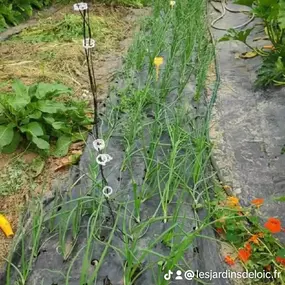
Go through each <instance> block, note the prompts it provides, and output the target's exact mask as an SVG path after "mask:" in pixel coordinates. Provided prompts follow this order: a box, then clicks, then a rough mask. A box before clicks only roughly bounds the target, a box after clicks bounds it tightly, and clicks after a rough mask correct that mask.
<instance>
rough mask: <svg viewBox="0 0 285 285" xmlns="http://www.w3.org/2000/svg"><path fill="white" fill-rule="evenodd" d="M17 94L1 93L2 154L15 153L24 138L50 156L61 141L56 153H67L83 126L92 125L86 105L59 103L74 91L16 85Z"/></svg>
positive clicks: (60, 86)
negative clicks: (54, 141)
mask: <svg viewBox="0 0 285 285" xmlns="http://www.w3.org/2000/svg"><path fill="white" fill-rule="evenodd" d="M12 88H13V93H2V94H0V108H1V109H0V112H1V113H0V115H1V122H0V147H1V152H4V153H11V152H13V151H15V150H16V149H17V147H18V145H19V143H20V142H21V141H22V140H23V139H24V140H27V141H29V142H30V143H31V144H32V145H33V146H34V147H36V149H37V150H39V151H41V152H42V153H45V154H49V153H50V142H52V140H55V139H57V142H56V147H55V150H54V151H53V154H54V155H56V156H64V155H66V154H67V152H68V149H69V146H70V144H71V143H72V141H74V140H78V132H79V130H80V127H81V128H83V130H84V127H86V126H87V125H90V123H91V121H90V119H89V118H88V117H87V116H86V114H85V107H86V104H85V103H84V102H76V101H74V100H70V101H68V102H66V103H64V102H59V100H56V99H58V97H59V95H61V94H70V93H71V89H70V88H67V87H66V86H64V85H61V84H47V83H37V84H33V85H31V86H26V85H24V84H23V83H22V82H20V81H15V82H14V83H13V84H12Z"/></svg>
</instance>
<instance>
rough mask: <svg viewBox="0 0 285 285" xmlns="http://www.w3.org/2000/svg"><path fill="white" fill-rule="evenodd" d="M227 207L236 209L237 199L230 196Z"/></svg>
mask: <svg viewBox="0 0 285 285" xmlns="http://www.w3.org/2000/svg"><path fill="white" fill-rule="evenodd" d="M227 205H228V206H229V207H236V206H239V199H238V198H237V197H233V196H230V197H228V199H227Z"/></svg>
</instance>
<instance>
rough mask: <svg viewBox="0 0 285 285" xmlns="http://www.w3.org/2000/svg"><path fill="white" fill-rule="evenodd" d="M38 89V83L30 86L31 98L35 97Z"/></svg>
mask: <svg viewBox="0 0 285 285" xmlns="http://www.w3.org/2000/svg"><path fill="white" fill-rule="evenodd" d="M37 89H38V84H33V85H30V86H29V87H28V94H29V96H30V97H31V98H33V97H34V96H35V95H36V92H37Z"/></svg>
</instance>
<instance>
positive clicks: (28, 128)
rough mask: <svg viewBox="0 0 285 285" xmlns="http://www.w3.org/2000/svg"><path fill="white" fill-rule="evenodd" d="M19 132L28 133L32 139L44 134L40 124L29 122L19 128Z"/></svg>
mask: <svg viewBox="0 0 285 285" xmlns="http://www.w3.org/2000/svg"><path fill="white" fill-rule="evenodd" d="M20 130H21V132H28V133H30V134H31V135H32V136H34V137H40V136H42V135H43V134H44V131H43V128H42V126H41V124H39V123H38V122H31V123H29V124H27V125H25V126H23V127H21V128H20Z"/></svg>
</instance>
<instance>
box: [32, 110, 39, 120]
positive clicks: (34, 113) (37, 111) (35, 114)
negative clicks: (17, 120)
mask: <svg viewBox="0 0 285 285" xmlns="http://www.w3.org/2000/svg"><path fill="white" fill-rule="evenodd" d="M41 116H42V112H41V111H39V110H36V111H35V112H33V113H32V114H30V115H29V118H31V119H39V118H40V117H41Z"/></svg>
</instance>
